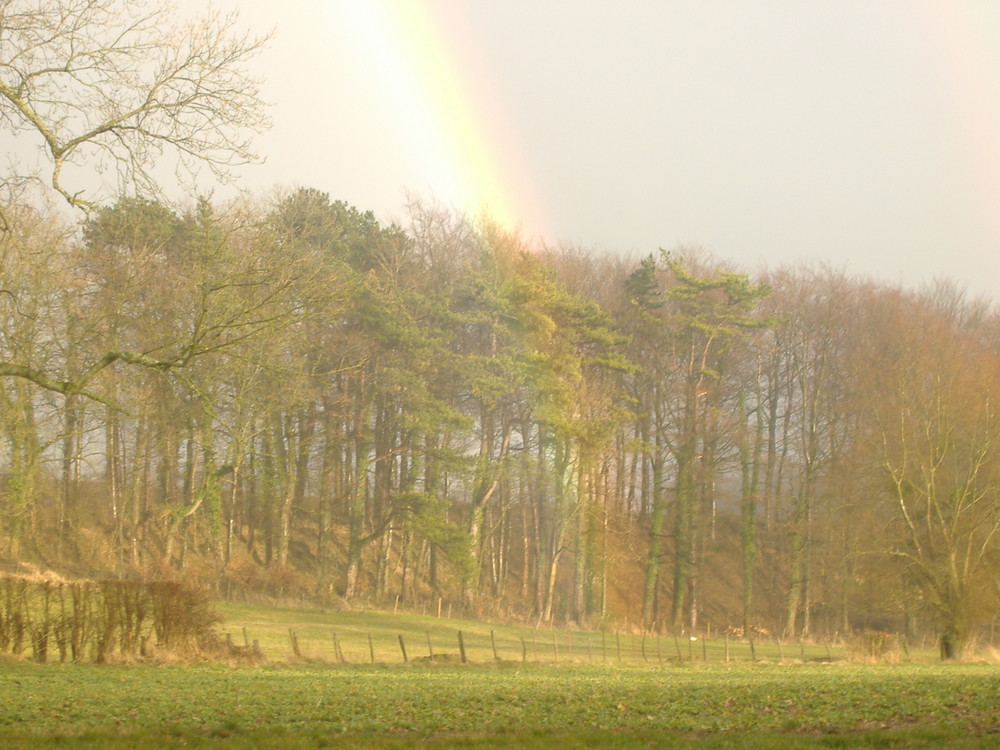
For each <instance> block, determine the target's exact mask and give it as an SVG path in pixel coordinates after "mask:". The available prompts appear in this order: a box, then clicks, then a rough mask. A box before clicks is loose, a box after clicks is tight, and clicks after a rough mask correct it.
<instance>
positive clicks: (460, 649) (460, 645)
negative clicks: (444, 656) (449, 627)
mask: <svg viewBox="0 0 1000 750" xmlns="http://www.w3.org/2000/svg"><path fill="white" fill-rule="evenodd" d="M458 653H459V654H460V655H461V657H462V664H467V663H468V661H469V660H468V659H467V658H466V657H465V641H464V640H463V639H462V631H461V630H459V631H458Z"/></svg>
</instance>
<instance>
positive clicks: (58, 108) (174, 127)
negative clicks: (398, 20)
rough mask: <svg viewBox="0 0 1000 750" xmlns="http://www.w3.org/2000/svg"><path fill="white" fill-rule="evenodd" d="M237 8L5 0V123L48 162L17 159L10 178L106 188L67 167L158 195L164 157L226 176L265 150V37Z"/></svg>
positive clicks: (68, 187) (84, 195) (0, 29)
mask: <svg viewBox="0 0 1000 750" xmlns="http://www.w3.org/2000/svg"><path fill="white" fill-rule="evenodd" d="M236 20H237V19H236V16H235V15H219V14H216V13H210V14H209V15H207V16H204V17H201V18H197V19H193V20H191V21H189V22H187V23H181V22H179V20H178V19H177V18H176V16H175V14H174V12H173V9H172V8H171V7H170V6H169V5H166V6H164V5H161V4H159V3H149V4H146V3H144V2H139V1H135V0H59V1H58V2H45V3H38V2H32V1H31V0H0V127H2V128H3V129H4V130H6V131H8V132H9V133H13V134H15V135H17V136H21V137H23V138H26V139H30V140H31V141H33V142H34V143H35V144H36V145H37V146H38V148H39V149H40V150H41V152H42V153H43V154H44V158H45V161H46V167H45V168H44V170H43V171H35V170H27V169H18V168H16V167H15V168H12V169H11V170H10V171H11V172H12V174H8V175H5V176H3V178H2V182H3V184H4V185H5V186H13V185H16V184H18V183H24V182H25V181H30V180H38V181H40V182H48V183H50V184H51V187H52V189H54V190H55V191H56V193H58V194H59V195H60V196H62V197H63V198H65V200H66V201H68V202H69V204H70V205H72V206H75V207H79V208H88V207H90V206H92V205H94V203H95V202H96V201H97V200H99V199H100V198H101V197H102V195H101V193H100V191H99V190H98V189H96V188H94V187H92V186H87V183H88V182H89V180H87V179H85V178H84V176H83V175H71V174H68V171H69V170H68V168H73V167H78V168H84V169H87V170H96V171H97V172H104V173H107V174H109V175H110V178H109V179H110V181H111V182H112V183H113V189H114V190H115V191H123V190H124V191H130V192H132V191H134V192H141V193H146V194H152V195H157V194H158V193H159V185H158V182H157V179H156V177H155V176H154V173H153V167H154V166H155V165H156V164H157V162H158V161H159V158H160V157H162V156H165V155H168V154H169V155H171V156H172V157H174V159H175V165H176V167H177V169H178V170H180V171H181V173H189V174H193V173H194V172H195V171H196V170H197V169H198V168H199V167H202V166H207V167H208V168H209V169H210V170H212V172H213V173H214V174H215V175H216V176H217V177H220V178H225V177H226V176H227V170H228V169H229V168H230V167H232V166H235V165H238V164H241V163H247V162H250V161H253V160H255V159H256V155H255V154H254V152H253V150H252V148H251V141H250V138H251V137H252V135H253V134H254V133H255V132H259V131H260V130H261V129H263V128H264V127H265V126H266V125H267V120H266V114H265V108H264V105H263V103H262V101H261V99H260V96H259V92H258V82H257V81H256V80H255V79H254V78H253V77H252V76H251V75H250V74H249V73H248V72H247V63H248V61H249V60H250V59H251V58H252V57H253V56H254V55H256V54H257V53H258V52H259V51H260V50H261V48H262V45H263V44H264V42H265V40H266V38H262V37H254V36H250V35H248V34H246V33H241V32H239V31H237V29H236Z"/></svg>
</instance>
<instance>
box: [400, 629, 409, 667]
mask: <svg viewBox="0 0 1000 750" xmlns="http://www.w3.org/2000/svg"><path fill="white" fill-rule="evenodd" d="M399 650H400V651H402V652H403V663H404V664H408V663H409V661H410V660H409V659H408V658H407V657H406V644H405V643H403V634H402V633H400V634H399Z"/></svg>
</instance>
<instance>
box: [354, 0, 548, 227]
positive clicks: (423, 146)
mask: <svg viewBox="0 0 1000 750" xmlns="http://www.w3.org/2000/svg"><path fill="white" fill-rule="evenodd" d="M450 7H451V9H450V10H449V13H448V16H447V18H445V17H444V16H442V15H441V12H440V10H438V11H435V10H434V8H433V7H432V4H431V3H426V2H422V1H421V0H351V1H350V2H347V3H345V4H344V6H343V10H344V12H345V18H346V20H347V21H348V23H350V24H352V25H353V26H354V27H355V29H356V31H357V33H358V34H359V35H360V36H361V40H360V41H362V42H363V45H364V48H365V50H366V51H367V53H368V54H369V55H370V56H371V57H370V60H369V63H370V64H371V65H372V66H373V67H374V68H375V70H376V72H377V75H378V78H379V80H380V81H381V85H383V86H384V87H385V94H386V96H387V97H389V98H390V99H391V100H392V101H393V102H394V107H395V109H396V112H397V116H398V118H399V121H400V124H401V127H402V128H404V129H405V130H406V131H407V133H406V134H407V135H408V137H409V139H410V147H411V148H413V149H414V150H415V151H417V152H419V153H420V154H421V155H422V158H423V160H424V172H425V173H426V174H427V175H428V184H427V185H424V186H412V185H404V186H397V187H400V188H407V189H414V190H415V191H416V192H417V194H418V195H420V196H421V197H426V196H424V195H423V194H422V191H423V190H424V189H425V188H426V189H429V192H430V193H431V195H430V196H429V197H431V198H433V199H434V200H437V201H441V202H443V203H446V204H449V205H451V206H452V207H454V208H455V209H457V210H459V211H462V212H463V213H466V214H468V215H470V216H471V217H473V218H486V219H489V220H491V221H493V222H496V223H497V224H499V225H500V226H501V227H503V228H505V229H507V230H510V231H519V232H521V233H522V234H524V235H525V239H538V238H540V237H542V236H544V234H545V229H546V227H545V224H544V222H543V221H542V216H543V215H544V212H543V211H542V210H541V209H540V205H539V202H538V199H537V196H536V191H535V190H534V189H533V186H532V182H531V180H530V179H529V172H528V170H527V169H526V168H525V165H524V160H523V159H522V158H521V156H520V148H519V144H518V142H517V139H516V137H514V135H513V133H512V129H511V128H510V127H505V124H506V123H507V122H508V121H509V118H507V117H506V116H505V114H504V110H503V106H502V103H501V102H500V101H498V97H496V96H495V90H494V87H493V86H492V85H491V84H490V81H489V77H488V74H487V73H485V72H484V71H485V68H484V66H483V65H482V64H481V60H479V59H478V57H477V54H476V44H475V36H474V32H473V31H472V29H471V26H470V25H469V24H468V23H467V22H466V19H464V18H463V17H462V16H461V13H460V4H453V5H451V6H450Z"/></svg>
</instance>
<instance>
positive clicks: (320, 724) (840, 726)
mask: <svg viewBox="0 0 1000 750" xmlns="http://www.w3.org/2000/svg"><path fill="white" fill-rule="evenodd" d="M224 614H225V615H226V616H227V620H228V625H227V626H226V627H225V628H224V630H226V631H228V632H230V633H231V634H232V635H233V636H234V639H235V638H236V636H237V634H239V637H240V638H242V637H243V636H242V632H243V628H244V627H245V628H246V629H247V632H248V637H251V638H253V639H254V640H260V641H261V648H262V650H264V651H265V653H266V655H267V656H269V657H270V658H271V660H272V661H270V662H269V663H267V664H266V665H264V666H260V667H249V666H242V667H232V666H223V665H197V666H190V665H187V666H185V665H180V664H173V665H160V666H153V665H119V666H100V667H99V666H92V665H71V664H64V665H59V664H49V665H38V664H33V663H28V662H20V661H18V662H15V661H10V662H6V663H0V705H2V707H3V710H2V711H0V749H2V750H7V749H8V748H10V749H11V750H15V749H20V748H56V747H60V748H76V747H87V748H113V749H117V748H147V747H185V748H191V747H195V748H197V747H227V748H271V747H280V748H293V749H294V748H311V747H338V748H340V747H347V748H349V747H357V748H361V747H364V748H406V747H418V746H420V747H464V748H486V747H498V746H499V747H521V748H545V750H553V749H554V748H556V747H559V748H562V747H595V748H596V747H602V748H603V747H611V748H638V747H686V746H690V745H693V744H698V745H699V746H710V747H727V748H750V747H777V748H793V747H940V746H944V745H947V746H954V747H995V746H997V745H998V744H1000V668H998V667H996V666H993V665H988V664H958V665H955V664H952V665H941V664H937V663H933V662H925V663H905V664H899V665H882V666H874V665H851V664H847V663H843V662H838V663H833V664H829V663H825V662H822V661H819V660H817V661H811V660H810V659H809V658H808V655H807V659H806V660H805V661H803V660H800V659H794V660H793V659H786V661H785V662H784V663H780V662H779V661H777V660H774V659H767V660H760V661H758V662H752V661H745V660H744V661H736V660H734V661H732V662H729V663H727V662H725V661H724V660H722V659H721V658H719V657H720V654H719V653H715V654H714V655H713V654H712V653H711V652H709V651H708V649H707V648H706V649H705V651H703V655H704V654H707V655H708V658H707V659H702V660H698V659H697V658H695V659H686V658H685V659H672V660H671V659H668V658H666V655H665V654H660V656H661V658H662V660H655V663H650V662H651V661H654V660H653V656H652V654H653V647H652V644H649V643H647V644H645V647H646V657H645V659H644V658H643V657H642V649H641V648H633V646H632V643H631V640H630V639H629V640H627V641H626V644H625V645H623V644H622V639H620V638H616V639H615V641H614V642H615V647H614V650H613V651H611V653H608V654H607V658H606V660H605V653H603V652H598V651H597V649H598V647H599V644H601V645H602V646H603V648H604V650H605V651H608V650H609V639H608V638H607V637H605V638H604V639H603V643H602V641H601V639H600V637H599V635H598V636H595V635H593V634H591V635H590V636H589V637H590V638H592V639H594V640H592V641H591V642H590V648H589V649H587V648H585V647H583V646H582V645H581V644H583V643H584V642H585V640H584V635H583V634H574V636H576V637H577V640H576V641H575V645H573V643H571V641H570V640H569V639H568V636H569V634H557V635H556V639H555V643H552V644H551V646H552V653H551V656H556V655H558V659H555V660H552V659H550V660H548V661H547V662H544V663H543V660H541V659H539V661H538V662H535V661H533V660H531V659H528V660H523V659H522V657H523V656H524V651H525V644H526V643H527V642H528V638H529V637H533V638H534V639H535V641H536V648H539V649H541V648H542V647H543V646H542V644H550V643H551V641H552V637H551V636H552V634H550V633H540V632H536V631H531V633H530V634H526V632H525V631H522V630H517V629H496V628H491V626H488V625H481V624H478V625H477V624H473V623H461V624H457V623H455V622H448V621H445V620H441V621H440V622H430V621H429V620H427V619H419V618H417V619H412V618H404V617H402V616H400V617H393V616H391V615H377V614H373V613H367V614H364V615H361V614H359V613H353V614H351V613H344V615H342V616H341V615H336V616H329V615H319V614H317V613H297V612H295V611H292V610H271V609H263V608H229V609H228V611H226V610H225V608H224ZM456 625H460V627H461V628H462V629H463V631H465V632H467V633H468V637H469V641H470V643H472V644H474V645H473V646H472V647H471V648H470V650H473V653H472V654H470V662H471V663H469V664H460V663H455V662H454V661H432V660H428V659H423V660H420V659H417V658H413V657H411V658H410V660H409V662H408V663H405V664H404V663H403V661H402V655H401V651H400V649H399V647H398V643H397V644H396V651H395V652H393V651H392V649H391V648H390V647H391V646H392V645H393V640H394V639H395V640H397V641H398V637H399V635H404V638H406V639H408V640H411V641H413V642H414V645H413V648H414V650H417V649H416V645H417V642H418V641H419V640H420V639H421V637H422V639H423V641H424V643H423V646H424V648H425V649H427V650H430V649H435V653H443V652H444V651H445V650H446V649H448V648H450V646H448V645H447V644H450V643H451V642H452V639H453V638H454V632H455V628H456ZM477 627H478V628H480V629H481V632H476V628H477ZM289 628H293V629H295V630H297V631H300V632H299V634H298V638H299V639H300V648H301V650H302V651H303V653H302V655H301V656H300V657H293V658H291V659H289V658H287V657H288V652H289V648H290V644H289V637H288V629H289ZM435 628H438V629H435ZM491 629H493V630H494V633H493V637H492V638H491V637H490V630H491ZM332 632H337V633H339V634H340V636H339V637H340V638H341V639H342V641H343V643H344V644H346V645H347V646H348V647H349V649H348V651H347V653H345V654H344V656H345V658H346V660H347V661H348V662H349V663H347V664H334V663H332V662H331V660H330V658H329V657H330V655H331V654H332V653H333V651H332V637H331V633H332ZM368 636H371V641H369V640H368ZM428 639H429V640H430V643H431V645H430V646H428V645H427V640H428ZM560 639H562V640H561V641H560ZM369 642H370V643H372V644H377V649H378V650H377V651H376V663H375V664H371V663H366V660H367V661H368V662H370V660H371V653H370V650H369V645H368V644H369ZM494 642H495V643H496V644H497V649H498V652H499V655H500V656H501V661H495V660H494V659H493V658H492V654H493V652H492V649H493V644H494ZM356 644H360V645H357V646H356ZM435 644H438V645H435ZM661 645H662V644H661ZM671 645H673V644H671ZM355 647H356V648H357V650H356V651H355V650H350V649H355ZM715 647H717V644H713V648H715ZM676 648H679V647H675V649H676ZM688 648H689V646H688V645H687V644H685V645H684V651H687V649H688ZM324 649H325V650H327V653H324V654H319V653H317V652H318V651H322V650H324ZM342 649H343V646H342ZM571 649H572V650H571ZM620 651H624V652H625V653H624V654H622V657H623V658H622V659H621V661H618V655H619V652H620ZM382 652H384V653H385V659H384V660H383V659H379V657H380V656H381V653H382ZM693 653H696V651H693ZM682 655H684V654H682ZM625 656H629V657H635V658H638V659H639V661H638V663H636V662H635V661H630V659H627V658H624V657H625ZM674 656H676V653H675V654H674ZM571 657H572V658H571Z"/></svg>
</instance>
